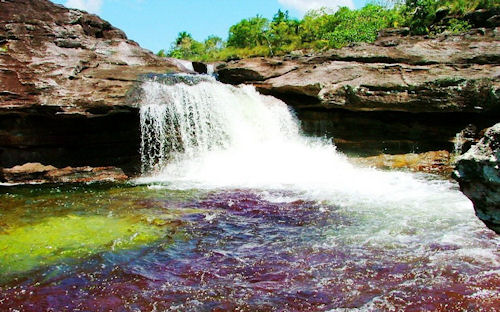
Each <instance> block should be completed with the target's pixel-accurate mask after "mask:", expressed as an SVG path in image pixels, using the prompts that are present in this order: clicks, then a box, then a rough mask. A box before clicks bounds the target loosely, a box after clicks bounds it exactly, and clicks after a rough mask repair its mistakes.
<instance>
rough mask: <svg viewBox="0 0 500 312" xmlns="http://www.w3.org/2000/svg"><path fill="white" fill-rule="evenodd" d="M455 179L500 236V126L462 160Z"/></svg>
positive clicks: (494, 128) (493, 128) (484, 220)
mask: <svg viewBox="0 0 500 312" xmlns="http://www.w3.org/2000/svg"><path fill="white" fill-rule="evenodd" d="M454 178H455V179H456V180H457V181H458V182H459V183H460V189H461V190H462V191H463V192H464V194H465V195H467V197H469V198H470V199H471V200H472V202H473V203H474V208H475V209H476V215H477V216H478V217H479V218H480V219H481V220H482V221H483V222H484V223H485V224H486V225H487V226H488V227H489V228H490V229H492V230H494V231H495V232H496V233H498V234H500V123H498V124H496V125H495V126H493V127H491V128H490V129H488V130H487V131H486V132H485V134H484V137H483V138H482V139H481V140H480V141H479V143H478V144H476V145H474V146H473V147H472V148H471V149H470V150H469V151H468V152H467V153H465V154H464V155H462V156H461V157H460V158H459V159H458V162H457V167H456V171H455V172H454Z"/></svg>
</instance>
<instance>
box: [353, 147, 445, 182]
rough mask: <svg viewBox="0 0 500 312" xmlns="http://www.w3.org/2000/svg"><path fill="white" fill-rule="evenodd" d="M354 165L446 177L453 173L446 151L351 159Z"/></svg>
mask: <svg viewBox="0 0 500 312" xmlns="http://www.w3.org/2000/svg"><path fill="white" fill-rule="evenodd" d="M350 161H351V162H353V163H354V164H356V165H361V166H368V167H374V168H378V169H384V170H387V169H388V170H393V169H395V170H409V171H414V172H427V173H436V174H442V175H445V176H448V177H449V175H450V174H451V172H452V171H453V165H452V156H451V154H450V153H449V152H448V151H435V152H427V153H421V154H403V155H387V154H381V155H378V156H371V157H358V158H351V159H350Z"/></svg>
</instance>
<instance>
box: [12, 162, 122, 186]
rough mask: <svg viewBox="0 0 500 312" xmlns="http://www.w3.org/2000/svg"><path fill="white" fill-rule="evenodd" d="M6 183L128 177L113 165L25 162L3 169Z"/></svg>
mask: <svg viewBox="0 0 500 312" xmlns="http://www.w3.org/2000/svg"><path fill="white" fill-rule="evenodd" d="M3 176H4V180H5V182H7V183H89V182H120V181H125V180H127V179H128V177H127V175H125V173H123V171H122V170H121V169H120V168H115V167H97V168H93V167H88V166H86V167H78V168H72V167H66V168H62V169H59V168H56V167H54V166H45V165H42V164H40V163H27V164H24V165H22V166H15V167H13V168H9V169H3Z"/></svg>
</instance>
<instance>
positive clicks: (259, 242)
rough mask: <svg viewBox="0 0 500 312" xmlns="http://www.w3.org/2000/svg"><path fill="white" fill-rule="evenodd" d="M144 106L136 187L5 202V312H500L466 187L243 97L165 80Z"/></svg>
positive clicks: (498, 255) (0, 196)
mask: <svg viewBox="0 0 500 312" xmlns="http://www.w3.org/2000/svg"><path fill="white" fill-rule="evenodd" d="M160 78H161V79H160ZM138 105H139V106H140V107H141V130H142V147H141V154H142V164H143V168H142V170H143V174H142V175H141V177H139V178H137V179H136V180H134V181H133V182H132V183H129V184H127V185H86V186H58V187H47V186H27V187H26V186H25V187H9V188H2V189H0V192H1V193H0V274H1V275H0V276H1V277H0V310H1V311H4V310H5V311H9V310H12V311H14V310H19V311H47V310H48V311H109V310H111V311H305V310H307V311H497V310H498V308H499V307H500V292H499V290H500V289H499V285H500V239H499V238H498V237H497V236H496V235H495V234H494V233H493V232H491V231H489V230H487V229H486V228H485V227H484V226H483V224H482V223H481V222H479V221H478V220H477V218H476V217H475V216H474V210H473V208H472V204H471V203H470V201H469V200H468V199H467V198H465V197H464V196H463V195H462V194H461V193H460V191H459V190H458V187H457V185H456V184H455V183H454V182H451V181H449V180H446V179H443V178H440V177H437V176H432V175H423V174H413V173H407V172H396V171H390V172H389V171H378V170H375V169H369V168H358V167H356V166H354V165H352V164H351V163H350V162H349V161H348V159H347V158H346V157H345V156H344V155H342V154H341V153H339V152H337V151H336V149H335V146H334V145H333V144H332V142H331V141H329V140H327V139H325V138H311V137H306V136H304V135H302V134H301V132H300V123H299V122H298V121H297V120H296V118H295V117H294V115H293V112H291V111H290V110H289V108H288V107H287V106H286V105H285V104H284V103H282V102H281V101H279V100H276V99H274V98H271V97H265V96H262V95H260V94H258V93H257V92H256V91H255V90H254V89H253V88H251V87H248V86H245V87H232V86H227V85H223V84H220V83H218V82H216V81H215V80H213V79H211V78H193V77H190V76H180V77H179V76H177V77H175V79H170V78H168V77H159V78H155V79H151V80H150V81H147V82H145V83H144V84H143V86H142V102H141V103H138Z"/></svg>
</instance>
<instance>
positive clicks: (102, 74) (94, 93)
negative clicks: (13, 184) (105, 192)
mask: <svg viewBox="0 0 500 312" xmlns="http://www.w3.org/2000/svg"><path fill="white" fill-rule="evenodd" d="M171 71H179V69H178V66H177V64H176V63H175V62H173V61H172V60H169V59H164V58H159V57H156V56H155V55H154V54H153V53H151V52H150V51H147V50H145V49H142V48H141V47H139V46H138V45H137V43H135V42H133V41H131V40H127V37H126V36H125V34H124V33H123V32H122V31H121V30H119V29H117V28H114V27H113V26H111V25H110V24H109V23H108V22H106V21H104V20H102V19H100V18H99V17H97V16H96V15H91V14H87V13H86V12H83V11H80V10H69V9H66V8H64V7H62V6H58V5H55V4H53V3H52V2H50V1H47V0H15V1H14V0H3V1H0V167H11V166H14V165H19V164H23V163H26V162H43V163H49V164H52V165H55V166H58V167H64V166H85V165H91V166H108V165H117V166H121V167H124V168H125V167H126V168H127V169H130V170H134V169H136V167H135V166H136V165H137V163H138V159H139V155H138V150H139V146H138V144H139V137H140V136H139V133H138V132H139V121H138V117H137V115H138V110H137V109H135V108H134V107H131V105H130V104H131V103H127V101H126V99H127V94H128V92H129V90H130V89H131V87H132V86H133V85H134V84H135V83H136V82H137V81H138V79H139V76H140V75H141V74H145V73H166V72H171Z"/></svg>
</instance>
